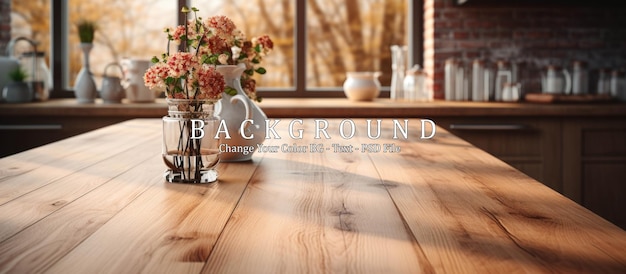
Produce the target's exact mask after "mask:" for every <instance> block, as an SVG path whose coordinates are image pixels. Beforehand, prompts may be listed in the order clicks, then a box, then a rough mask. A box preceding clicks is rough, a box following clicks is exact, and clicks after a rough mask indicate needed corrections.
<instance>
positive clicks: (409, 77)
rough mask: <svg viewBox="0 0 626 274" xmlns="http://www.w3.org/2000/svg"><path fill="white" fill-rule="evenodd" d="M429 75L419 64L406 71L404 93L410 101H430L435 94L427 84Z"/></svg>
mask: <svg viewBox="0 0 626 274" xmlns="http://www.w3.org/2000/svg"><path fill="white" fill-rule="evenodd" d="M426 81H427V75H426V72H424V70H423V69H420V68H419V66H418V65H415V66H413V68H411V69H410V70H407V71H406V76H405V77H404V95H405V98H406V99H407V100H409V101H417V102H430V101H433V99H434V95H433V92H432V90H430V89H429V88H428V86H427V85H426Z"/></svg>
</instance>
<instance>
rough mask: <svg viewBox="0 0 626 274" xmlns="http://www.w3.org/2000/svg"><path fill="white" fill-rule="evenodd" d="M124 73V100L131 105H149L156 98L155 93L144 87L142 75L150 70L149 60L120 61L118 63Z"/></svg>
mask: <svg viewBox="0 0 626 274" xmlns="http://www.w3.org/2000/svg"><path fill="white" fill-rule="evenodd" d="M120 65H122V69H123V72H124V81H122V85H123V86H124V89H125V92H126V99H128V101H129V102H133V103H150V102H154V99H155V98H156V95H155V92H154V91H151V90H150V89H148V87H146V85H145V84H144V82H143V75H144V74H145V73H146V70H148V68H150V65H151V62H150V60H140V59H128V58H126V59H122V60H121V61H120Z"/></svg>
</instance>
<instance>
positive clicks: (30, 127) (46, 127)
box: [0, 125, 63, 130]
mask: <svg viewBox="0 0 626 274" xmlns="http://www.w3.org/2000/svg"><path fill="white" fill-rule="evenodd" d="M62 128H63V126H62V125H0V130H51V129H62Z"/></svg>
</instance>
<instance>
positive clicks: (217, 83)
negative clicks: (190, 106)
mask: <svg viewBox="0 0 626 274" xmlns="http://www.w3.org/2000/svg"><path fill="white" fill-rule="evenodd" d="M194 76H195V77H194V80H195V83H196V84H197V88H198V91H199V93H196V95H195V97H196V99H219V98H221V97H222V91H224V88H225V87H226V81H224V76H222V74H220V73H219V72H217V70H215V68H214V67H213V66H201V67H200V68H198V69H197V70H196V74H195V75H194Z"/></svg>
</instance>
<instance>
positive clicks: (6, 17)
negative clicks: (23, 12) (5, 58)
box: [0, 0, 11, 55]
mask: <svg viewBox="0 0 626 274" xmlns="http://www.w3.org/2000/svg"><path fill="white" fill-rule="evenodd" d="M10 40H11V0H0V55H4V53H5V52H6V50H5V49H6V45H7V44H8V43H9V41H10Z"/></svg>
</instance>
